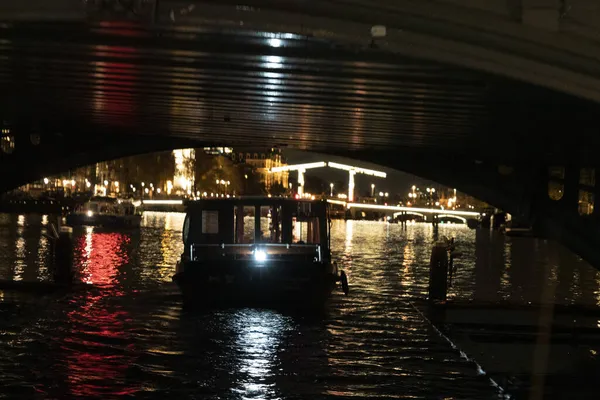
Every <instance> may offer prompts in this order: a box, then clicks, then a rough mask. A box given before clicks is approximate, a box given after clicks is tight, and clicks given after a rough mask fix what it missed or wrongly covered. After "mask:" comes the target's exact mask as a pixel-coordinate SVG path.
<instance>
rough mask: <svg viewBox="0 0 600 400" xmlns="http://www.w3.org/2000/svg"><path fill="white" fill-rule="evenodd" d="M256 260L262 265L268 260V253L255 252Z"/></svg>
mask: <svg viewBox="0 0 600 400" xmlns="http://www.w3.org/2000/svg"><path fill="white" fill-rule="evenodd" d="M254 260H255V261H257V262H259V263H262V262H265V261H266V260H267V253H266V252H265V251H264V250H256V251H255V252H254Z"/></svg>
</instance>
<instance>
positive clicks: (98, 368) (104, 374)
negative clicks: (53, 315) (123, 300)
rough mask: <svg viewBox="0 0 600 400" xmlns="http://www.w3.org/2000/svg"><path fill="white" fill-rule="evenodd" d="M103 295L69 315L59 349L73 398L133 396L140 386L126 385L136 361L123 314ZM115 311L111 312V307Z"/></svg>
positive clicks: (123, 312)
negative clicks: (129, 369)
mask: <svg viewBox="0 0 600 400" xmlns="http://www.w3.org/2000/svg"><path fill="white" fill-rule="evenodd" d="M105 296H106V294H103V295H98V296H93V297H89V298H87V299H86V304H85V305H84V306H83V307H80V308H76V309H75V310H73V311H71V312H70V313H68V315H67V316H68V319H67V324H68V326H69V327H70V329H69V331H68V333H67V334H66V335H65V338H64V340H63V345H62V346H61V350H62V351H63V352H64V354H65V364H66V367H67V371H66V372H67V382H68V386H69V391H70V393H71V395H72V396H75V397H77V398H78V397H90V396H91V397H105V396H109V397H113V396H123V395H132V394H134V393H136V392H138V391H139V385H132V384H128V383H127V379H126V376H127V370H128V368H129V366H130V365H131V364H132V363H133V362H134V361H135V358H136V357H135V353H134V352H133V351H132V350H133V349H132V347H133V345H132V344H130V338H129V334H128V333H127V327H126V324H127V323H129V322H130V321H131V320H132V319H131V317H130V315H129V313H127V312H126V311H123V310H121V309H119V308H118V307H115V306H114V305H112V306H111V305H110V304H107V302H105V301H103V298H104V297H105ZM113 307H114V308H115V309H111V308H113Z"/></svg>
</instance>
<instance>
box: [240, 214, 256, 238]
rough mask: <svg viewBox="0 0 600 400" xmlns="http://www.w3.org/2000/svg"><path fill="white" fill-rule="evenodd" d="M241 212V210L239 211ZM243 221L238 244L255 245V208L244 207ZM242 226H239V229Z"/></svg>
mask: <svg viewBox="0 0 600 400" xmlns="http://www.w3.org/2000/svg"><path fill="white" fill-rule="evenodd" d="M238 210H239V209H238ZM242 215H243V216H244V217H243V220H242V221H241V226H242V227H241V228H239V229H240V230H239V232H241V233H242V235H241V237H239V238H238V243H254V224H255V220H256V218H255V216H256V209H255V207H254V206H244V207H243V208H242ZM239 226H240V225H238V227H239ZM240 239H241V240H240Z"/></svg>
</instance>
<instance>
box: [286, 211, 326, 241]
mask: <svg viewBox="0 0 600 400" xmlns="http://www.w3.org/2000/svg"><path fill="white" fill-rule="evenodd" d="M292 229H293V230H292V232H293V233H292V235H293V236H292V243H299V244H308V243H310V244H318V243H320V241H321V238H320V232H319V218H318V217H311V218H305V219H301V220H299V219H297V218H293V220H292Z"/></svg>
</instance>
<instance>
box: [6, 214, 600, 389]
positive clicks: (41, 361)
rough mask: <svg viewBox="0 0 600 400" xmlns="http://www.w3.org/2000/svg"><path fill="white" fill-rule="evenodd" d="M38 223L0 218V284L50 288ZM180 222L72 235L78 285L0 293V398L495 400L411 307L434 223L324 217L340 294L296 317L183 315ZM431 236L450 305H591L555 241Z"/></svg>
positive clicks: (587, 287)
mask: <svg viewBox="0 0 600 400" xmlns="http://www.w3.org/2000/svg"><path fill="white" fill-rule="evenodd" d="M47 222H48V217H44V216H16V215H14V216H13V215H0V279H4V280H32V281H33V280H47V279H49V273H48V269H47V267H46V265H47V263H46V257H47V250H48V243H47V240H46V239H45V237H44V236H43V235H42V233H43V231H44V226H45V224H47ZM182 222H183V214H174V213H170V214H165V213H145V214H144V220H143V227H142V228H141V229H140V230H138V231H120V232H119V231H110V230H103V229H98V228H85V227H83V228H76V229H75V230H74V238H75V263H76V265H77V273H78V279H81V280H82V281H84V282H87V283H89V284H90V285H89V290H85V291H78V292H76V293H71V294H69V295H67V296H60V297H59V296H57V295H51V294H48V295H36V296H32V295H31V294H29V295H25V294H13V293H11V292H9V291H5V292H0V293H1V296H2V298H3V299H4V301H5V303H4V308H3V309H2V310H0V311H1V312H0V328H1V332H2V335H3V340H2V341H1V342H0V376H1V378H2V384H3V390H2V391H1V392H0V397H6V398H56V399H59V398H60V399H63V398H86V397H96V398H114V397H118V396H123V395H131V396H136V397H139V398H157V399H158V398H161V399H162V398H173V399H181V398H197V399H229V398H231V399H246V398H247V399H295V398H303V399H319V398H336V399H338V398H389V399H399V398H424V399H431V398H445V399H458V398H461V399H486V398H498V392H497V390H496V388H495V387H494V386H493V385H492V384H491V382H490V380H489V379H488V378H487V377H485V376H481V375H479V374H478V372H477V368H476V366H475V365H474V364H473V363H471V362H469V361H467V360H465V359H464V358H462V357H461V355H460V353H459V351H458V350H454V349H453V348H452V347H451V346H450V345H449V344H448V343H447V342H446V341H445V340H444V339H443V338H441V337H440V336H439V335H438V334H437V333H436V332H435V331H434V330H433V328H432V327H431V326H430V325H429V324H428V322H427V321H426V320H425V319H424V318H422V317H421V315H420V314H419V313H418V312H417V311H416V309H415V308H414V307H413V303H414V301H416V300H418V299H420V298H424V297H425V295H426V291H427V286H426V285H427V279H428V262H429V255H430V248H431V244H432V243H433V241H434V232H433V229H432V227H431V226H429V225H419V224H417V225H409V226H408V227H402V226H400V225H389V224H385V223H380V222H357V221H354V222H353V221H349V222H344V221H334V224H333V238H332V245H333V248H334V254H335V257H336V258H337V259H338V261H339V263H340V264H341V265H342V266H343V268H344V269H345V270H346V271H347V272H348V274H349V277H350V284H351V293H350V295H349V296H348V297H345V296H344V295H343V294H341V293H340V292H336V293H334V296H333V298H332V301H331V304H329V305H328V306H327V308H326V310H325V311H324V312H323V313H320V314H318V315H299V314H293V313H286V312H279V311H272V310H263V309H229V310H217V311H213V312H204V313H189V312H183V311H182V309H181V302H180V299H179V296H178V295H177V291H176V289H175V288H174V286H173V285H172V283H171V276H172V275H173V273H174V266H175V262H176V260H177V259H178V257H179V255H180V253H181V251H182V247H183V245H182V242H181V226H182ZM438 234H439V236H440V237H441V236H444V235H446V236H448V237H455V238H456V239H457V241H458V243H459V244H460V250H461V251H462V252H463V253H464V254H463V257H462V258H461V259H459V261H458V270H457V274H456V275H455V277H454V281H453V285H452V288H451V290H450V296H451V297H454V298H458V299H473V300H477V301H480V302H487V301H497V300H503V301H508V302H514V303H517V304H522V303H528V302H532V303H540V302H541V303H544V302H550V303H562V304H584V305H596V304H597V303H598V301H599V300H600V294H599V286H600V285H599V282H600V275H599V274H598V272H597V271H596V270H594V269H592V268H590V267H589V266H588V265H587V264H585V263H584V262H583V261H581V260H579V259H578V258H577V257H576V256H574V255H572V254H570V253H569V252H567V251H565V250H564V249H562V248H561V247H560V246H557V245H556V244H553V243H547V242H544V241H541V240H532V239H507V238H504V237H503V236H500V235H497V234H491V233H489V232H477V233H476V231H471V230H468V229H467V228H466V227H465V226H462V225H448V226H440V228H439V233H438ZM556 282H558V284H556ZM548 285H551V286H552V287H553V288H554V290H553V291H552V296H551V297H549V296H548V295H547V294H545V293H548V291H545V290H544V288H545V287H547V286H548ZM15 302H17V305H16V306H15V305H14V303H15Z"/></svg>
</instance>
